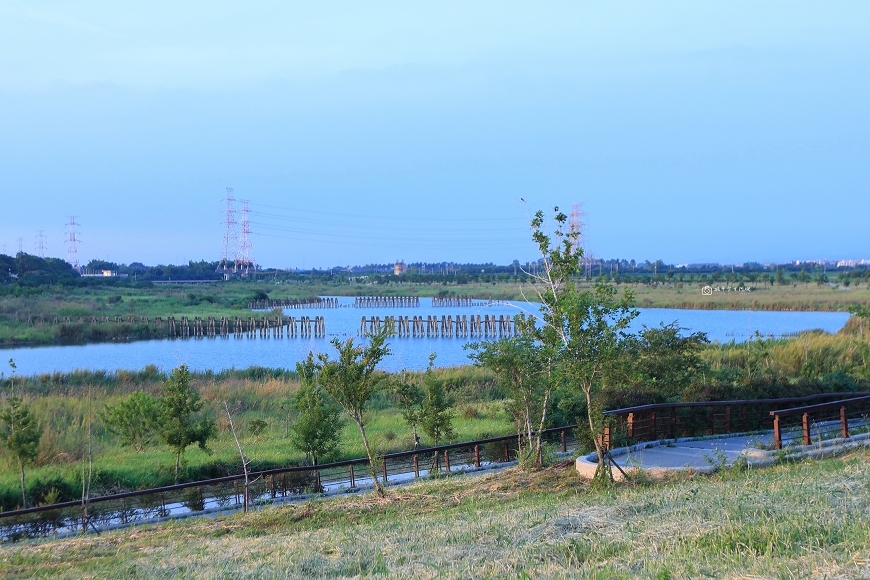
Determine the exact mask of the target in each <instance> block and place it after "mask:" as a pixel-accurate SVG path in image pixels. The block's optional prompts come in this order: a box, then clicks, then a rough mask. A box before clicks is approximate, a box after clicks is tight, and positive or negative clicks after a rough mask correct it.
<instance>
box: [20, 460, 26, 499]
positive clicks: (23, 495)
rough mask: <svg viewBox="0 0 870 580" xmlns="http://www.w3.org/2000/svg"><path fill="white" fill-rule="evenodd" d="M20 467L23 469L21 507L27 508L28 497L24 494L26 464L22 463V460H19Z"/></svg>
mask: <svg viewBox="0 0 870 580" xmlns="http://www.w3.org/2000/svg"><path fill="white" fill-rule="evenodd" d="M18 467H20V468H21V507H22V508H26V507H27V495H26V494H25V492H24V462H23V461H21V458H20V457H19V458H18Z"/></svg>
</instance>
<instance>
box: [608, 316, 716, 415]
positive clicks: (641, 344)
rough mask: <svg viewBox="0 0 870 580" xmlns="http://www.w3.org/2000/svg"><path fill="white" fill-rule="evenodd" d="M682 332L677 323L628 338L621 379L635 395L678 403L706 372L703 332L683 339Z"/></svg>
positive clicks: (645, 329)
mask: <svg viewBox="0 0 870 580" xmlns="http://www.w3.org/2000/svg"><path fill="white" fill-rule="evenodd" d="M681 330H682V329H681V328H680V327H679V326H678V325H677V323H676V322H673V323H671V324H664V323H662V324H661V326H659V327H654V328H648V327H644V329H643V330H641V331H640V332H639V333H638V334H637V335H636V336H631V337H629V338H628V340H627V341H626V343H625V347H626V348H625V350H624V353H623V360H622V363H623V367H622V368H623V371H624V373H623V376H622V377H620V378H622V379H624V380H625V382H627V383H629V385H630V388H631V389H632V390H633V391H635V392H638V391H645V392H647V393H654V394H655V395H657V396H659V397H662V398H664V399H671V400H674V399H680V397H681V396H682V395H683V393H684V392H685V391H686V390H687V389H689V388H690V387H691V385H692V384H693V383H694V382H696V381H697V380H698V378H699V376H700V375H701V374H702V373H703V371H704V370H705V369H706V366H705V364H704V361H703V360H702V359H701V350H702V349H703V348H704V345H705V344H707V343H708V342H709V341H708V340H707V335H706V334H705V333H703V332H695V333H692V334H690V335H688V336H683V335H682V334H681V332H680V331H681ZM629 406H630V404H629Z"/></svg>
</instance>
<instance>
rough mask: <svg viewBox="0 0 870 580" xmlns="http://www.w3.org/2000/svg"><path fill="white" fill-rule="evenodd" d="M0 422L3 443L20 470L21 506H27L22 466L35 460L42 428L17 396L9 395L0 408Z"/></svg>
mask: <svg viewBox="0 0 870 580" xmlns="http://www.w3.org/2000/svg"><path fill="white" fill-rule="evenodd" d="M0 422H2V424H3V431H2V436H3V445H4V447H6V449H8V450H9V451H10V452H11V453H12V455H14V456H15V459H16V461H18V468H19V470H20V472H21V479H20V483H21V506H22V507H27V495H26V493H25V486H24V468H25V466H27V465H31V464H33V463H34V462H36V458H37V456H38V455H39V440H40V439H41V438H42V430H41V429H40V428H39V426H38V425H37V424H36V419H35V418H34V417H33V415H31V414H30V408H29V407H28V406H27V405H25V404H24V400H23V399H20V398H18V397H10V398H9V401H8V403H7V404H6V406H5V407H4V408H3V409H2V410H0Z"/></svg>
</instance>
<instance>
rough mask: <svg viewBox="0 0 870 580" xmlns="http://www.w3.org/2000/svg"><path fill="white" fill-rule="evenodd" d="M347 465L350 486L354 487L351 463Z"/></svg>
mask: <svg viewBox="0 0 870 580" xmlns="http://www.w3.org/2000/svg"><path fill="white" fill-rule="evenodd" d="M347 467H348V471H350V487H351V488H354V487H356V481H355V480H354V477H353V463H351V464H350V465H348V466H347Z"/></svg>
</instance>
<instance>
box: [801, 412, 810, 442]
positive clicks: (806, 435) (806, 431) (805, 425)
mask: <svg viewBox="0 0 870 580" xmlns="http://www.w3.org/2000/svg"><path fill="white" fill-rule="evenodd" d="M803 428H804V445H809V444H810V443H812V441H810V414H809V413H804V416H803Z"/></svg>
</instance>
